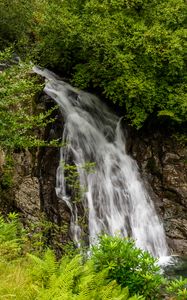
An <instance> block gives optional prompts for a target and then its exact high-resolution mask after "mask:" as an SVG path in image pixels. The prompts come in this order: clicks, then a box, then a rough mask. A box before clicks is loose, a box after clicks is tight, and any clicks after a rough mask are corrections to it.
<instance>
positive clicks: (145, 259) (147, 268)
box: [92, 235, 163, 299]
mask: <svg viewBox="0 0 187 300" xmlns="http://www.w3.org/2000/svg"><path fill="white" fill-rule="evenodd" d="M92 260H93V262H94V265H95V268H96V270H97V271H101V270H103V269H108V278H109V279H110V280H116V281H117V282H118V283H119V284H120V285H121V286H122V287H125V286H128V288H129V291H130V294H131V295H132V294H134V293H137V294H140V295H144V296H145V297H146V299H158V293H159V290H160V286H161V284H162V282H163V277H162V275H160V269H159V266H158V265H157V264H156V262H157V260H156V259H155V258H153V257H152V256H151V255H150V254H149V253H148V252H144V251H142V250H141V249H138V248H136V247H135V244H134V242H133V241H131V240H128V239H122V238H120V237H117V236H116V237H110V236H107V235H103V236H101V237H100V239H99V241H98V244H97V245H96V246H93V248H92Z"/></svg>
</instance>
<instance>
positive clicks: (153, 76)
mask: <svg viewBox="0 0 187 300" xmlns="http://www.w3.org/2000/svg"><path fill="white" fill-rule="evenodd" d="M15 3H16V5H15ZM0 12H1V13H0V20H1V25H2V26H1V30H0V39H1V41H2V42H1V43H2V45H6V44H7V43H11V42H14V44H15V47H16V49H17V50H18V51H19V53H22V55H27V56H29V57H31V58H32V60H33V61H35V62H38V63H39V64H41V65H42V66H47V67H50V68H53V69H54V68H55V69H56V70H58V71H60V73H61V74H63V75H65V76H66V77H69V78H70V79H72V82H73V83H74V84H76V85H77V86H78V87H80V88H83V89H85V88H86V89H88V88H91V89H94V90H95V91H97V92H99V93H100V94H103V95H104V97H105V98H106V99H108V100H110V101H111V102H113V103H115V105H117V106H118V107H121V108H120V110H121V114H122V115H125V117H126V119H127V120H128V122H129V123H130V124H132V125H133V126H135V127H137V128H140V127H141V126H142V125H143V123H144V122H145V121H146V119H147V118H148V117H152V116H154V117H155V116H157V118H158V119H160V120H163V119H165V118H167V119H169V120H173V121H175V123H178V124H182V123H184V122H185V121H186V113H187V96H186V78H187V73H186V49H187V47H186V27H185V24H186V16H187V13H186V12H187V5H186V1H185V0H169V1H168V0H163V1H160V0H159V1H156V0H151V1H147V0H146V1H143V0H133V1H128V0H118V1H116V0H102V1H98V0H84V1H80V0H73V1H70V0H64V1H61V0H54V1H49V0H42V1H38V0H32V1H29V2H28V1H26V0H13V1H11V3H10V4H9V5H7V0H1V1H0Z"/></svg>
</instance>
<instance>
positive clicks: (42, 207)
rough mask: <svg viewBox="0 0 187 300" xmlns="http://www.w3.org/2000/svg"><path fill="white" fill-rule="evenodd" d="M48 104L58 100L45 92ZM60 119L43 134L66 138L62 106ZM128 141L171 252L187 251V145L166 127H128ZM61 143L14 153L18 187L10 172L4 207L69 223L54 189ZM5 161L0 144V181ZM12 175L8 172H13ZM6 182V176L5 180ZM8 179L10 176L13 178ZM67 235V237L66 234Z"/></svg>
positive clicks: (0, 196) (0, 191) (0, 194)
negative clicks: (170, 133)
mask: <svg viewBox="0 0 187 300" xmlns="http://www.w3.org/2000/svg"><path fill="white" fill-rule="evenodd" d="M41 103H43V108H42V109H46V108H51V107H52V106H54V103H53V101H52V100H51V99H49V98H48V97H47V96H43V98H42V101H40V103H39V105H41ZM53 117H54V119H55V123H53V124H52V125H51V124H49V125H48V126H47V128H46V129H45V132H43V138H44V140H46V141H48V142H50V140H52V139H57V140H61V136H62V131H63V125H62V124H63V120H62V117H61V114H60V112H59V111H58V110H56V111H54V115H53ZM126 147H127V148H128V149H127V150H128V152H129V153H130V154H131V155H132V156H133V157H134V158H135V159H136V160H137V162H138V164H139V167H140V170H141V172H142V176H143V178H145V183H146V184H147V188H148V189H149V190H150V193H151V195H152V199H153V201H154V203H155V207H156V209H157V211H158V214H159V215H160V218H161V219H162V220H163V222H164V227H165V231H166V235H167V239H168V244H169V246H170V248H171V252H172V253H174V254H183V255H184V254H187V149H186V147H185V146H184V145H182V144H181V143H180V142H179V141H177V140H176V139H175V138H172V137H171V135H169V134H167V133H166V132H163V130H162V132H161V130H154V129H152V130H150V132H149V131H145V130H144V131H142V132H138V133H137V132H132V131H129V133H128V136H127V143H126ZM59 157H60V155H59V147H41V148H40V149H33V150H32V151H28V150H24V151H23V150H22V151H17V152H16V153H14V154H13V160H14V168H13V181H14V185H13V187H11V186H8V187H7V178H5V179H6V180H4V181H5V182H4V185H2V184H1V186H2V187H1V186H0V208H1V210H4V211H5V212H8V211H11V210H18V211H20V212H21V213H22V215H23V216H24V218H26V219H31V220H33V221H36V220H38V219H39V217H40V214H41V212H44V213H45V214H46V216H47V217H48V219H49V220H50V221H52V222H54V223H55V224H58V225H60V226H62V225H66V226H67V227H68V226H69V224H70V211H69V209H68V207H67V206H66V205H65V204H64V203H63V202H62V201H61V200H60V199H58V198H57V196H56V193H55V185H56V169H57V167H58V165H59ZM5 166H6V154H5V153H4V152H3V151H2V150H1V149H0V181H1V179H2V178H1V177H3V168H5ZM8 176H9V173H8ZM0 183H1V182H0ZM8 184H9V181H8ZM65 239H66V240H67V239H68V237H67V234H66V237H65Z"/></svg>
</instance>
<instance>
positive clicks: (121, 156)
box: [34, 68, 168, 257]
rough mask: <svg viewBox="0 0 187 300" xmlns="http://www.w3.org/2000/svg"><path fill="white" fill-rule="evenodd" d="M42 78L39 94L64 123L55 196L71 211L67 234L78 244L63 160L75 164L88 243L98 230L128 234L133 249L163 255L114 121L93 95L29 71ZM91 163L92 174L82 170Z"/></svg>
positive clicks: (160, 232) (158, 228) (157, 228)
mask: <svg viewBox="0 0 187 300" xmlns="http://www.w3.org/2000/svg"><path fill="white" fill-rule="evenodd" d="M34 70H35V72H36V73H38V74H40V75H42V76H43V77H45V78H46V86H45V92H46V93H47V94H48V95H49V96H50V97H52V98H53V99H54V100H55V101H56V103H57V104H58V105H59V107H60V109H61V112H62V115H63V117H64V120H65V125H64V132H63V138H62V139H63V142H65V143H66V146H65V147H62V148H61V158H60V164H59V167H58V170H57V184H56V193H57V196H58V197H59V198H61V199H62V200H63V201H65V202H66V204H67V205H68V207H69V209H70V211H71V215H72V217H71V231H72V234H73V237H74V240H75V241H76V242H77V243H79V240H80V235H81V228H80V226H79V224H78V217H77V208H76V205H75V204H73V203H72V201H71V197H70V196H69V195H68V194H67V192H66V180H65V175H64V168H63V164H62V162H65V163H66V162H68V159H69V157H71V158H72V159H73V162H74V164H75V165H76V168H77V171H78V174H79V180H80V186H84V187H86V191H85V192H84V196H83V197H82V201H83V205H84V207H85V210H87V211H88V225H89V239H90V243H93V242H94V240H95V239H96V237H97V235H98V234H99V233H100V232H102V231H104V232H107V233H109V234H111V235H114V234H119V233H120V234H121V235H122V236H131V237H132V238H133V239H134V240H135V242H136V245H137V247H140V248H142V249H144V250H147V251H149V252H150V253H152V254H153V255H154V256H156V257H161V256H167V253H168V250H167V244H166V240H165V234H164V229H163V226H162V224H161V223H160V221H159V218H158V216H157V214H156V211H155V208H154V205H153V202H152V200H151V199H150V196H149V194H148V192H147V191H146V189H145V187H144V185H143V182H142V180H141V178H140V174H139V171H138V166H137V163H136V161H134V160H133V159H132V158H131V157H130V156H129V155H128V154H127V153H126V150H125V138H124V135H123V133H122V130H121V127H120V119H119V118H118V117H117V116H115V115H113V114H112V113H111V112H109V111H108V109H107V108H106V106H105V105H104V104H103V103H102V102H101V101H100V100H99V99H98V98H97V97H95V96H94V95H92V94H89V93H85V92H83V91H79V90H77V89H76V88H73V87H72V86H70V85H69V84H67V83H65V82H63V81H61V80H60V79H59V78H58V77H57V76H56V75H55V74H53V73H52V72H50V71H48V70H41V69H39V68H34ZM88 162H95V172H94V173H90V172H88V171H87V170H86V168H83V167H82V166H84V165H85V164H86V163H88Z"/></svg>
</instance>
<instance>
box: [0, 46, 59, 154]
mask: <svg viewBox="0 0 187 300" xmlns="http://www.w3.org/2000/svg"><path fill="white" fill-rule="evenodd" d="M7 55H8V56H9V55H10V51H8V50H7V51H5V52H4V57H5V58H6V57H7ZM1 59H3V55H2V57H1ZM42 88H43V83H41V81H40V80H39V79H38V77H37V76H36V75H35V74H33V72H32V64H30V63H25V62H20V63H19V64H16V65H15V64H13V65H10V66H9V67H8V68H6V69H5V70H4V71H3V72H2V73H1V74H0V145H1V147H2V148H3V147H4V148H6V149H13V148H27V147H34V146H45V145H47V144H49V143H47V142H45V141H43V140H42V138H41V136H42V134H41V130H42V128H44V127H45V126H46V125H47V124H49V123H51V122H53V121H54V119H53V118H51V113H52V112H53V110H54V109H56V107H55V106H54V107H53V108H52V109H50V110H48V111H46V112H39V113H37V112H36V111H35V106H36V105H35V102H34V101H35V97H36V96H37V95H38V93H39V92H41V90H42ZM54 144H57V143H56V141H51V142H50V145H51V146H54Z"/></svg>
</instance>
